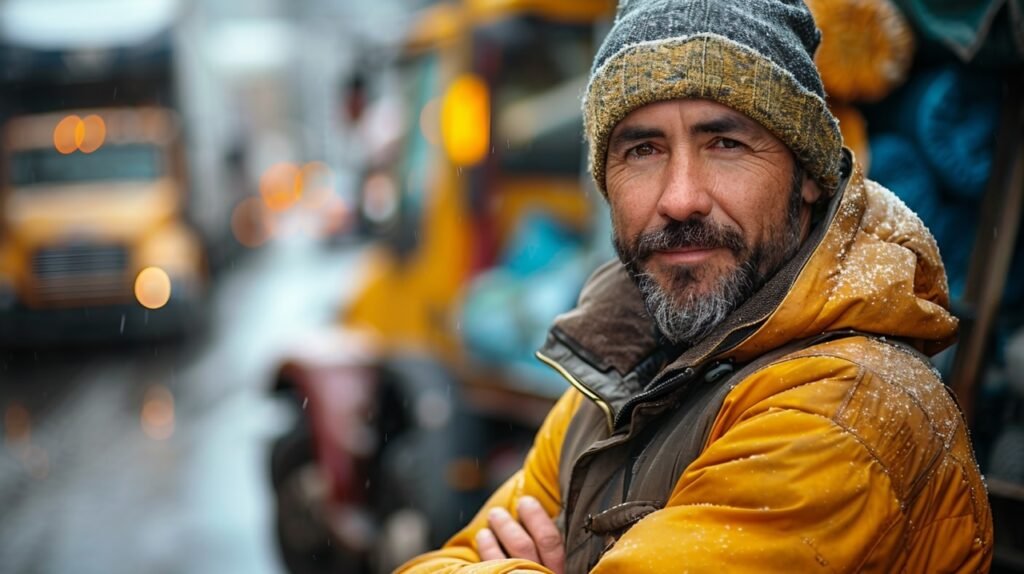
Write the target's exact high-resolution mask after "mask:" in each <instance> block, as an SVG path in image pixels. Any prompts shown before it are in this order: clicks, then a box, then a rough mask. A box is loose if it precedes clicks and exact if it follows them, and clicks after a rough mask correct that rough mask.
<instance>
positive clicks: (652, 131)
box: [608, 126, 665, 149]
mask: <svg viewBox="0 0 1024 574" xmlns="http://www.w3.org/2000/svg"><path fill="white" fill-rule="evenodd" d="M663 137H665V132H663V131H662V130H660V129H658V128H653V127H647V126H627V127H624V128H622V129H621V130H619V131H618V133H616V134H615V135H613V136H612V139H611V142H610V143H609V145H608V148H609V149H619V148H620V147H622V146H624V145H628V144H631V143H634V142H638V141H643V140H649V139H651V138H663Z"/></svg>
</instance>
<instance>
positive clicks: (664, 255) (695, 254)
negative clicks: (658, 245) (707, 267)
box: [652, 247, 729, 265]
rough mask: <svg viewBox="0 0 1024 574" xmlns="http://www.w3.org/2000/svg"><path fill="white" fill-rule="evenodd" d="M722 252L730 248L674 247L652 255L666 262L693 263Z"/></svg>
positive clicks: (701, 261) (657, 251)
mask: <svg viewBox="0 0 1024 574" xmlns="http://www.w3.org/2000/svg"><path fill="white" fill-rule="evenodd" d="M721 252H729V249H727V248H725V247H673V248H670V249H659V250H656V251H654V253H652V256H653V258H655V259H658V260H660V261H662V262H664V263H669V264H675V265H693V264H696V263H703V262H705V261H707V260H708V259H711V258H712V257H714V256H715V255H717V254H719V253H721Z"/></svg>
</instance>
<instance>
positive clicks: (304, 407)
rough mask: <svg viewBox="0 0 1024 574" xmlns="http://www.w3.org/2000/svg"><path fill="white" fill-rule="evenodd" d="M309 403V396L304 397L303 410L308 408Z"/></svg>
mask: <svg viewBox="0 0 1024 574" xmlns="http://www.w3.org/2000/svg"><path fill="white" fill-rule="evenodd" d="M308 404H309V397H306V398H304V399H302V410H306V405H308Z"/></svg>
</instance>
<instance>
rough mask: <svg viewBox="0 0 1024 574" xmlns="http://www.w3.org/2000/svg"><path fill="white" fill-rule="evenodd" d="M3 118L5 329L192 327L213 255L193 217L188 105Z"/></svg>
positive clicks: (81, 334) (134, 332) (148, 333)
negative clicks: (184, 116)
mask: <svg viewBox="0 0 1024 574" xmlns="http://www.w3.org/2000/svg"><path fill="white" fill-rule="evenodd" d="M0 129H2V132H0V134H2V140H0V141H2V148H0V153H2V155H0V174H2V181H0V340H2V341H3V342H6V343H12V342H25V341H32V342H37V341H44V342H45V341H62V342H63V341H69V340H82V339H94V338H99V339H117V338H120V337H123V338H126V339H127V338H131V339H136V338H143V339H145V338H150V337H154V336H165V335H169V334H174V333H177V332H179V331H181V330H182V329H184V328H186V327H187V326H188V324H189V322H190V319H191V316H192V313H191V312H190V311H192V310H194V304H195V303H197V302H198V300H199V298H200V294H201V292H202V290H203V287H204V285H205V283H206V270H205V269H206V265H205V262H204V256H203V250H202V247H201V245H200V241H199V239H198V236H197V235H196V233H195V232H194V231H193V230H192V229H191V228H190V227H189V226H187V225H186V223H185V221H184V202H185V200H186V197H187V193H186V191H187V183H186V182H187V177H186V174H185V173H184V171H185V170H184V165H185V164H184V160H183V149H182V143H181V140H180V137H179V125H178V117H177V115H176V114H175V113H174V112H173V111H171V110H169V109H166V108H161V107H144V106H140V107H122V108H104V109H82V110H62V111H60V112H53V113H43V114H32V115H20V116H15V117H12V118H10V119H9V120H8V121H7V122H6V123H5V124H4V125H3V127H2V128H0Z"/></svg>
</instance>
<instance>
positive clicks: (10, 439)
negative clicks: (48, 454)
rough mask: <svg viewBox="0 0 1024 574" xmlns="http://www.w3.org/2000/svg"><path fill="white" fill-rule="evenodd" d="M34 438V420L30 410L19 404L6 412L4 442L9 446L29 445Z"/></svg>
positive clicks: (8, 407)
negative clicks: (32, 437)
mask: <svg viewBox="0 0 1024 574" xmlns="http://www.w3.org/2000/svg"><path fill="white" fill-rule="evenodd" d="M31 436H32V418H31V416H30V415H29V412H28V409H26V408H25V407H24V406H23V405H21V404H19V403H13V404H11V405H8V406H7V408H6V409H5V410H4V442H6V443H7V444H8V445H9V446H10V445H13V444H21V443H27V442H28V441H29V439H30V438H31Z"/></svg>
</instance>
